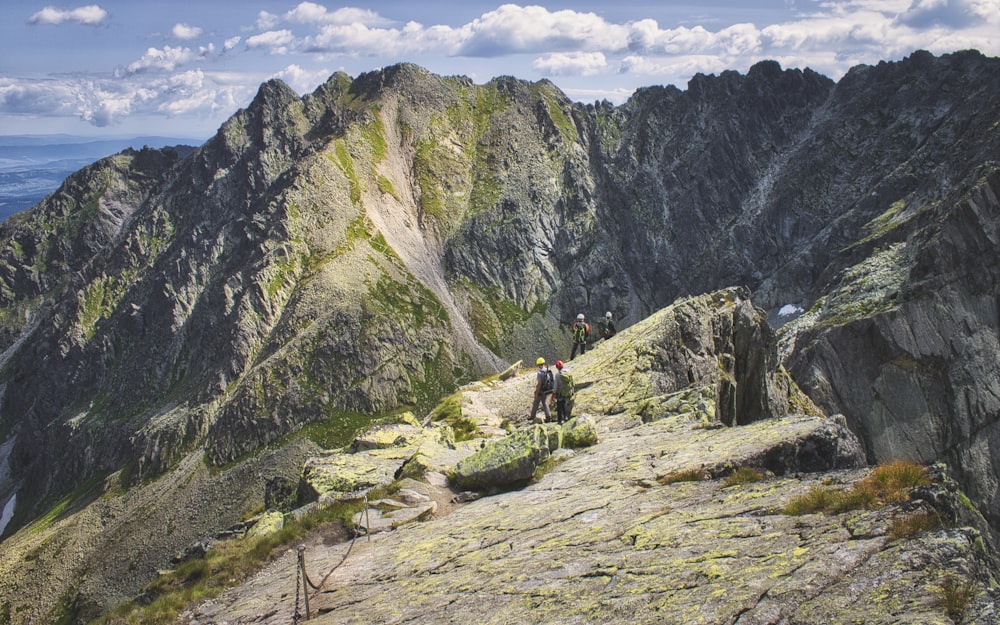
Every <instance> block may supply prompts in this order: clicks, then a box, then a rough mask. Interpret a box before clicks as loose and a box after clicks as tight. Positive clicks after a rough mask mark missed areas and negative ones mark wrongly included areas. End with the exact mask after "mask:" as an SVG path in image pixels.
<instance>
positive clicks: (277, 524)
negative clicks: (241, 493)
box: [247, 511, 285, 538]
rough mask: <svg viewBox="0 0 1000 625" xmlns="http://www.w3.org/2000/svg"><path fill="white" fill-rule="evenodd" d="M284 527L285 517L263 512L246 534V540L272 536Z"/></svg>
mask: <svg viewBox="0 0 1000 625" xmlns="http://www.w3.org/2000/svg"><path fill="white" fill-rule="evenodd" d="M284 526H285V515H284V514H282V513H281V512H278V511H270V512H265V513H264V514H262V515H260V518H258V519H257V522H256V523H254V524H253V527H251V528H250V531H248V532H247V538H261V537H264V536H268V535H270V534H274V533H275V532H277V531H278V530H280V529H281V528H282V527H284Z"/></svg>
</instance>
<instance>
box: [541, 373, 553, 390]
mask: <svg viewBox="0 0 1000 625" xmlns="http://www.w3.org/2000/svg"><path fill="white" fill-rule="evenodd" d="M542 374H543V375H542V388H541V391H540V392H541V393H542V395H544V394H545V393H551V392H552V387H553V386H555V380H554V379H553V377H552V369H543V370H542Z"/></svg>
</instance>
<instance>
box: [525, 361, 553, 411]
mask: <svg viewBox="0 0 1000 625" xmlns="http://www.w3.org/2000/svg"><path fill="white" fill-rule="evenodd" d="M535 364H536V365H538V373H536V374H535V401H534V402H533V403H532V404H531V420H532V421H534V420H535V415H536V414H538V404H539V403H541V405H542V410H543V411H544V412H545V420H546V421H551V420H552V413H551V412H549V395H551V394H552V389H553V387H554V386H555V379H554V378H553V375H552V370H551V369H549V368H548V367H546V366H545V359H544V358H542V357H539V358H538V360H536V361H535Z"/></svg>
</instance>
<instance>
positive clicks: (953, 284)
mask: <svg viewBox="0 0 1000 625" xmlns="http://www.w3.org/2000/svg"><path fill="white" fill-rule="evenodd" d="M998 198H1000V171H992V172H990V174H989V175H988V176H986V177H985V178H983V179H982V180H981V181H980V182H979V184H978V185H977V186H976V187H975V188H974V189H973V190H972V191H970V192H969V193H968V194H966V195H965V196H963V197H962V198H959V199H958V200H957V201H956V202H955V203H954V204H951V203H945V204H942V205H941V206H940V207H938V208H935V209H928V214H927V215H926V216H924V217H923V218H921V219H920V222H921V225H919V227H915V226H911V227H914V228H915V230H916V232H915V234H914V235H913V236H912V237H911V238H910V239H909V240H908V241H907V242H906V243H905V244H899V245H900V246H902V247H901V249H900V251H898V252H896V253H894V254H893V255H892V258H893V260H892V262H889V263H887V264H886V265H885V266H879V265H877V264H875V263H873V262H871V261H869V262H868V264H867V265H863V266H861V267H859V268H858V269H857V270H855V275H857V276H858V278H856V279H855V280H852V279H849V278H845V279H844V280H843V281H842V283H841V284H840V285H839V287H838V290H836V291H834V293H833V294H832V295H831V296H830V297H829V298H828V301H827V304H826V305H824V306H823V307H817V309H816V310H814V311H812V312H811V313H810V314H808V315H806V316H805V317H804V318H803V319H800V320H799V321H797V322H796V324H794V325H793V326H791V327H790V328H789V329H788V331H787V332H786V334H787V336H786V339H785V340H786V342H787V343H788V345H787V347H788V349H789V357H788V363H789V368H790V370H791V372H792V374H793V375H794V376H795V377H796V379H798V380H799V381H800V383H801V384H802V385H803V387H804V388H805V389H806V390H807V392H809V394H810V395H811V396H812V397H814V398H816V399H817V401H818V402H819V403H820V404H821V405H823V406H824V408H826V409H828V410H841V411H843V412H844V414H845V415H846V416H847V418H848V421H849V423H850V425H851V428H852V429H853V430H854V431H856V432H858V434H859V435H860V437H861V439H862V441H864V444H865V449H866V450H867V453H868V457H869V460H870V461H872V462H884V461H887V460H891V459H896V458H909V459H914V460H918V461H921V462H932V461H935V460H943V461H945V462H947V463H948V465H949V466H951V467H952V470H953V472H954V476H955V478H956V479H957V480H958V481H959V482H960V483H961V484H962V487H963V488H964V489H965V490H966V491H967V492H968V493H969V494H970V496H972V497H973V498H974V499H975V500H976V501H978V502H981V504H982V505H983V510H984V512H985V514H986V515H987V517H988V518H989V519H990V520H991V521H992V523H993V525H994V527H1000V489H998V486H997V484H998V482H997V475H998V471H1000V456H998V455H997V452H996V450H997V449H998V448H1000V420H998V415H1000V403H998V402H1000V400H998V397H1000V386H998V385H1000V361H998V359H997V357H996V355H997V353H1000V351H998V350H1000V341H998V338H997V337H998V336H1000V313H998V306H997V302H998V299H997V297H998V291H997V286H996V285H997V280H998V279H1000V269H998V267H1000V264H998V262H997V257H996V249H997V248H996V245H997V242H998V241H1000V199H998ZM860 276H864V279H865V280H866V284H867V285H868V286H867V288H868V290H867V291H866V292H859V291H858V290H857V286H856V285H857V282H856V280H857V279H860ZM851 308H854V309H860V310H863V311H865V312H864V313H862V314H857V313H855V314H850V315H845V314H844V312H843V311H844V310H845V309H851Z"/></svg>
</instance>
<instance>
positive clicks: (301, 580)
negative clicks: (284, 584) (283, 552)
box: [292, 495, 371, 625]
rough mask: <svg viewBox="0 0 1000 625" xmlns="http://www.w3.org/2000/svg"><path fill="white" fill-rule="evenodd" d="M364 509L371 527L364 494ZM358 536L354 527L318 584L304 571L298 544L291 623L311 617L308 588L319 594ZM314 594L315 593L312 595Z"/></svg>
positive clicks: (303, 551)
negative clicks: (302, 609) (347, 542)
mask: <svg viewBox="0 0 1000 625" xmlns="http://www.w3.org/2000/svg"><path fill="white" fill-rule="evenodd" d="M364 506H365V507H364V511H365V527H366V528H370V527H371V518H370V517H369V516H368V496H367V495H365V500H364ZM365 533H366V535H367V536H368V540H371V533H370V531H366V532H365ZM358 536H359V532H358V529H357V528H356V527H355V528H354V536H353V537H352V538H351V544H350V545H348V546H347V551H345V552H344V556H343V557H342V558H341V559H340V562H338V563H336V564H334V565H333V567H332V568H331V569H330V570H329V571H327V572H326V575H324V576H323V579H321V580H320V582H319V583H318V584H314V583H313V581H312V580H311V579H309V573H308V571H306V546H305V545H299V548H298V559H297V562H296V563H295V611H294V612H293V613H292V625H298V623H299V621H300V620H307V621H308V620H309V619H311V618H312V611H311V610H310V608H309V589H310V588H312V589H313V590H315V591H316V594H319V589H320V588H322V587H323V584H325V583H326V580H327V579H328V578H329V577H330V575H331V574H333V572H334V571H336V570H337V569H338V568H339V567H340V566H341V565H342V564H343V563H344V562H345V561H346V560H347V556H349V555H351V550H353V549H354V543H356V542H357V540H358ZM299 590H301V591H302V593H301V597H302V598H304V603H305V608H306V613H305V619H302V612H300V611H299V599H300V594H299ZM314 596H315V595H314Z"/></svg>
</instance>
